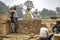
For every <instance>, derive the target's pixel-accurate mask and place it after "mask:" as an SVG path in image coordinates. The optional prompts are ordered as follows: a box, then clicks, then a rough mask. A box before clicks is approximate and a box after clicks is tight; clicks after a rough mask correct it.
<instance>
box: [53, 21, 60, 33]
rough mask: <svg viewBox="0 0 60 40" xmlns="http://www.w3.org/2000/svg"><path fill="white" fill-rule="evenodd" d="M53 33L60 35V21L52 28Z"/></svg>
mask: <svg viewBox="0 0 60 40" xmlns="http://www.w3.org/2000/svg"><path fill="white" fill-rule="evenodd" d="M52 31H53V33H57V34H58V33H60V21H56V24H55V26H54V27H53V28H52Z"/></svg>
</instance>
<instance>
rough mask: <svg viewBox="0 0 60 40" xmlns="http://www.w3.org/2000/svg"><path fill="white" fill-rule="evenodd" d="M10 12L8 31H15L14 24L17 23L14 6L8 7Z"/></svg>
mask: <svg viewBox="0 0 60 40" xmlns="http://www.w3.org/2000/svg"><path fill="white" fill-rule="evenodd" d="M9 14H10V22H11V24H10V32H11V33H16V25H17V21H18V20H17V13H16V7H14V8H12V9H10V11H9Z"/></svg>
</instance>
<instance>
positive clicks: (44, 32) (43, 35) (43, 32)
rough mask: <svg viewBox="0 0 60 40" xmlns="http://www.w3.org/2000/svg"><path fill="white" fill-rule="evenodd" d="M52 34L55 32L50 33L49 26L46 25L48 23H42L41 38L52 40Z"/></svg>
mask: <svg viewBox="0 0 60 40" xmlns="http://www.w3.org/2000/svg"><path fill="white" fill-rule="evenodd" d="M52 36H53V34H48V28H47V27H46V24H45V23H43V24H41V28H40V39H39V40H51V38H52Z"/></svg>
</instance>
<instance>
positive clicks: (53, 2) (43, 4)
mask: <svg viewBox="0 0 60 40" xmlns="http://www.w3.org/2000/svg"><path fill="white" fill-rule="evenodd" d="M0 1H2V2H4V3H5V4H6V5H7V6H10V7H11V6H13V5H20V4H24V2H26V1H27V0H0ZM31 1H33V4H34V7H35V8H37V9H38V10H42V9H43V8H46V9H49V10H55V8H56V7H60V0H31Z"/></svg>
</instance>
